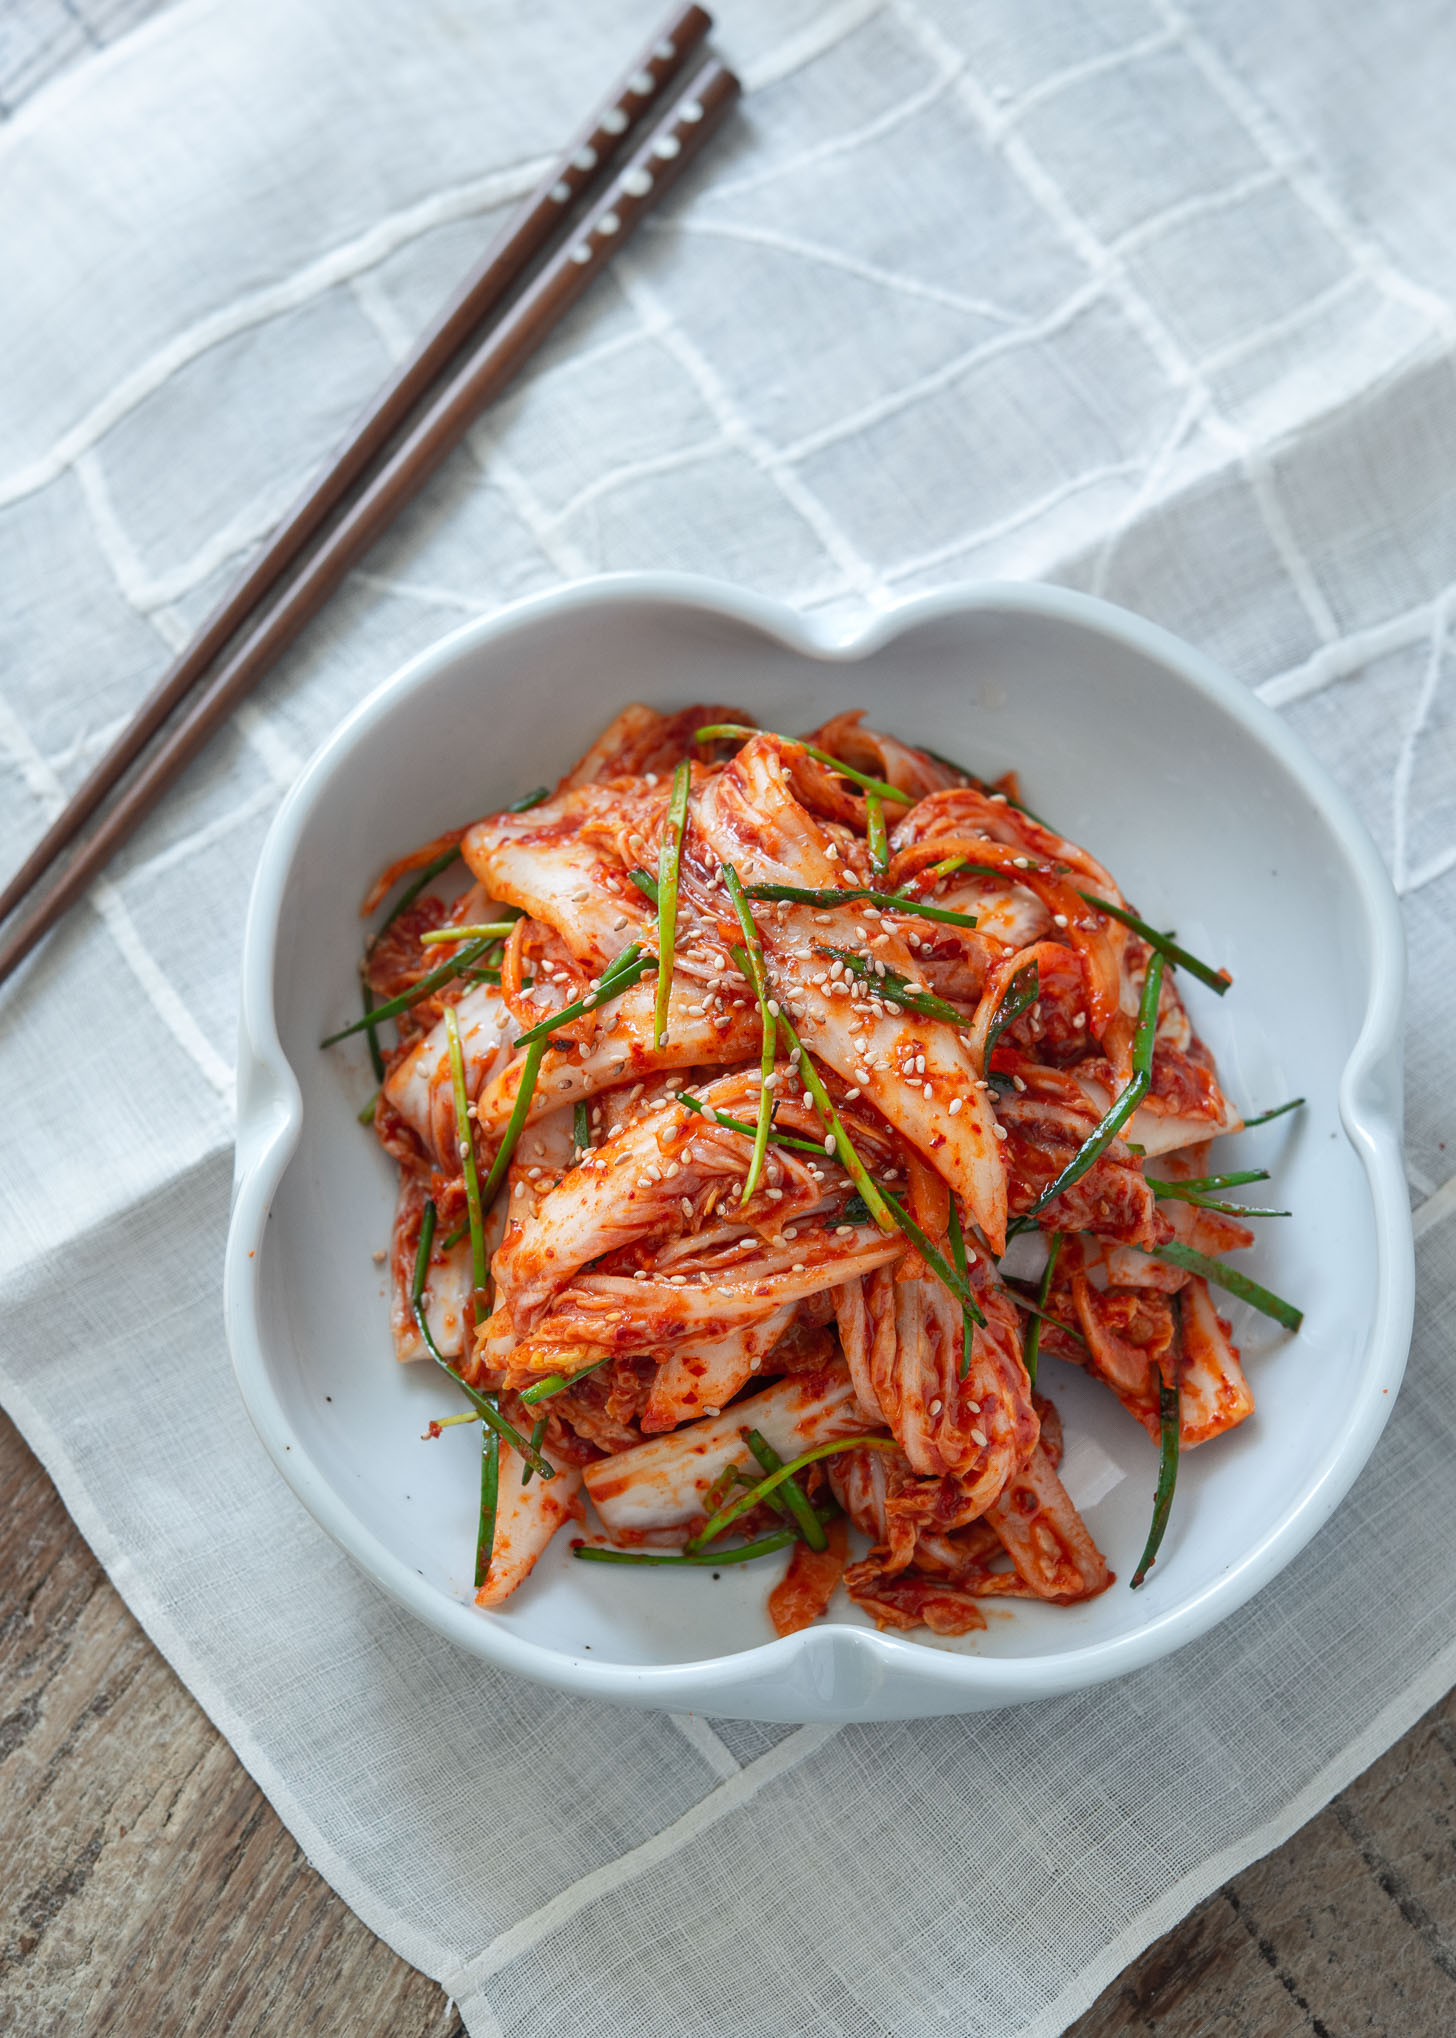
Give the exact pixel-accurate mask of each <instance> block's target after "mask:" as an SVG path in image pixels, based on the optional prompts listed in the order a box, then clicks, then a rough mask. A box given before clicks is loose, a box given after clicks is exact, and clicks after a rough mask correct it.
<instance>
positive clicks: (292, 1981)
mask: <svg viewBox="0 0 1456 2038" xmlns="http://www.w3.org/2000/svg"><path fill="white" fill-rule="evenodd" d="M0 1493H3V1494H4V1496H5V1501H4V1509H3V1516H0V1860H3V1861H4V1863H5V1870H4V1874H3V1876H0V2032H15V2033H23V2034H24V2038H79V2034H86V2038H90V2034H92V2033H95V2034H102V2033H105V2034H115V2038H136V2034H137V2033H141V2032H145V2033H146V2034H147V2038H198V2034H200V2033H213V2032H219V2033H221V2032H226V2033H228V2034H230V2038H231V2034H237V2038H263V2034H265V2033H279V2032H284V2031H288V2032H297V2031H306V2030H310V2029H318V2030H323V2031H335V2030H336V2031H347V2032H348V2033H349V2034H350V2038H450V2034H451V2033H458V2032H459V2030H460V2028H461V2027H460V2024H459V2020H458V2018H457V2017H456V2016H455V2014H454V2012H453V2011H452V2010H451V2009H450V2008H449V2006H448V2005H447V2003H446V1999H445V1996H444V1994H443V1992H442V1991H441V1990H440V1989H439V1988H437V1987H436V1986H435V1984H434V1983H433V1982H430V1981H428V1980H426V1978H425V1977H424V1976H423V1975H421V1974H417V1973H416V1972H415V1970H414V1969H413V1968H411V1967H409V1966H408V1965H406V1963H405V1962H404V1961H402V1960H399V1959H397V1958H396V1957H395V1955H394V1954H392V1953H391V1952H390V1951H389V1950H388V1948H387V1947H385V1946H384V1945H382V1944H381V1943H380V1941H379V1940H377V1939H375V1938H374V1936H373V1934H372V1933H370V1932H369V1931H367V1930H366V1928H365V1927H364V1926H363V1925H361V1924H360V1922H359V1920H358V1919H357V1918H355V1917H354V1916H353V1915H352V1913H351V1912H349V1911H348V1910H347V1909H346V1908H345V1906H344V1905H343V1904H342V1903H341V1902H340V1901H339V1899H338V1898H337V1897H336V1896H335V1895H334V1893H333V1891H332V1890H331V1889H330V1888H329V1887H328V1885H327V1884H326V1883H325V1882H323V1881H322V1879H321V1878H320V1877H319V1876H317V1875H316V1874H315V1873H314V1872H313V1870H312V1869H311V1868H310V1867H309V1866H308V1863H307V1862H306V1861H305V1860H304V1858H303V1855H302V1853H301V1852H300V1851H299V1849H298V1847H297V1846H296V1845H295V1844H294V1842H293V1841H292V1839H291V1838H290V1837H289V1835H288V1834H287V1833H286V1832H285V1831H284V1829H283V1827H282V1826H281V1825H280V1824H279V1822H278V1819H277V1818H276V1817H275V1815H274V1813H273V1812H272V1810H271V1809H270V1807H269V1806H268V1804H267V1802H266V1800H265V1799H264V1798H263V1796H262V1794H261V1793H260V1792H259V1791H258V1789H257V1788H256V1786H255V1785H254V1784H253V1782H252V1781H251V1779H250V1778H249V1777H248V1775H247V1774H246V1772H245V1771H244V1770H243V1769H242V1768H241V1766H240V1765H239V1763H238V1762H237V1760H236V1758H235V1757H234V1755H233V1754H232V1751H231V1750H230V1749H229V1748H228V1746H227V1744H226V1742H225V1741H223V1740H222V1739H221V1738H220V1736H219V1735H218V1734H217V1733H215V1732H214V1730H213V1728H212V1727H211V1725H210V1724H209V1723H208V1721H207V1719H206V1718H205V1717H204V1715H203V1714H202V1712H201V1711H200V1710H199V1708H198V1707H197V1706H196V1705H195V1704H194V1703H193V1701H192V1699H191V1698H190V1697H189V1696H188V1694H187V1692H186V1691H185V1690H184V1689H183V1687H182V1685H181V1684H180V1683H179V1682H178V1680H177V1679H176V1677H175V1676H174V1675H173V1673H172V1671H171V1670H170V1669H169V1668H168V1667H167V1665H166V1664H165V1663H164V1662H163V1660H162V1658H161V1657H160V1656H159V1655H158V1654H157V1652H156V1650H155V1649H153V1648H152V1646H151V1644H150V1643H149V1642H148V1641H147V1639H146V1637H145V1635H143V1633H142V1632H141V1630H140V1629H139V1628H138V1627H137V1625H136V1623H135V1621H133V1619H132V1618H131V1616H130V1614H129V1613H128V1612H127V1610H126V1608H125V1607H124V1606H123V1604H122V1602H121V1600H120V1599H119V1598H118V1597H117V1595H116V1593H115V1592H114V1591H113V1589H112V1587H111V1586H110V1585H109V1584H108V1583H107V1580H106V1578H105V1575H104V1573H103V1572H102V1570H101V1567H100V1566H99V1565H98V1564H97V1562H96V1560H95V1558H94V1557H93V1556H92V1555H91V1552H90V1551H89V1550H88V1549H87V1547H86V1545H85V1543H84V1542H83V1541H82V1539H81V1537H80V1535H79V1534H78V1533H77V1531H76V1529H75V1527H74V1525H73V1524H72V1523H71V1521H70V1519H69V1517H68V1516H67V1514H66V1512H65V1509H64V1508H63V1507H62V1505H61V1502H60V1499H59V1497H58V1496H57V1494H56V1491H55V1488H54V1487H53V1486H52V1485H51V1482H50V1480H49V1479H48V1478H47V1477H46V1475H45V1473H44V1472H43V1471H42V1469H41V1467H40V1466H39V1464H37V1462H36V1460H35V1459H34V1457H32V1455H31V1453H30V1452H29V1451H28V1450H27V1449H26V1447H25V1445H24V1444H23V1443H22V1441H21V1439H20V1438H19V1436H18V1435H17V1434H16V1431H15V1429H14V1428H13V1426H12V1425H11V1424H10V1423H9V1422H7V1421H5V1420H4V1419H3V1418H0Z"/></svg>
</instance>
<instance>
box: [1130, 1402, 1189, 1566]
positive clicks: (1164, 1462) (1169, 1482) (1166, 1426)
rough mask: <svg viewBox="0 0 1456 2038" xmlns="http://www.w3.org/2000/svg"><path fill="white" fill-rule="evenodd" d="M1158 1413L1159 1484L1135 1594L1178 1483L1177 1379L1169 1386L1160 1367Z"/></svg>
mask: <svg viewBox="0 0 1456 2038" xmlns="http://www.w3.org/2000/svg"><path fill="white" fill-rule="evenodd" d="M1158 1413H1159V1415H1160V1417H1161V1419H1162V1443H1161V1446H1160V1448H1159V1452H1158V1484H1157V1487H1156V1489H1155V1491H1154V1493H1153V1520H1152V1526H1151V1527H1150V1528H1149V1530H1148V1540H1147V1542H1146V1544H1145V1545H1144V1546H1143V1553H1142V1555H1141V1557H1139V1559H1138V1567H1137V1569H1136V1571H1134V1572H1133V1574H1132V1585H1131V1590H1132V1591H1134V1592H1136V1591H1137V1589H1138V1587H1139V1586H1140V1585H1141V1584H1142V1582H1143V1580H1144V1578H1146V1577H1147V1575H1148V1573H1149V1571H1151V1570H1152V1568H1153V1564H1154V1562H1155V1561H1156V1559H1157V1555H1158V1550H1159V1548H1160V1546H1161V1544H1162V1541H1163V1531H1164V1530H1165V1529H1166V1528H1167V1526H1168V1515H1169V1512H1170V1510H1171V1508H1172V1506H1173V1488H1174V1487H1175V1486H1176V1485H1177V1483H1178V1447H1179V1444H1180V1442H1181V1441H1182V1429H1183V1415H1182V1410H1181V1409H1180V1407H1179V1400H1178V1382H1177V1378H1176V1376H1175V1378H1174V1381H1173V1384H1172V1386H1171V1387H1170V1386H1169V1384H1168V1380H1167V1376H1166V1374H1165V1373H1164V1372H1163V1370H1162V1368H1161V1367H1159V1369H1158Z"/></svg>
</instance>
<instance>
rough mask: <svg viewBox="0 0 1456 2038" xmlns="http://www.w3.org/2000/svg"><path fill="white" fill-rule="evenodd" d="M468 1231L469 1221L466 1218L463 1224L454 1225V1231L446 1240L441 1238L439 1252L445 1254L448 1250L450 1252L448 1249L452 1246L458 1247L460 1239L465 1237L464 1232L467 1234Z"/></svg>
mask: <svg viewBox="0 0 1456 2038" xmlns="http://www.w3.org/2000/svg"><path fill="white" fill-rule="evenodd" d="M469 1229H470V1219H469V1218H468V1217H467V1218H466V1220H465V1222H464V1223H463V1224H457V1225H456V1227H455V1229H454V1230H453V1231H452V1232H451V1234H450V1236H449V1237H448V1238H442V1239H441V1240H440V1250H441V1252H442V1253H447V1252H449V1250H450V1248H451V1247H452V1246H456V1245H459V1243H460V1241H461V1239H462V1238H464V1236H465V1234H466V1232H467V1231H469Z"/></svg>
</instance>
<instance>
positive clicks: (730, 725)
mask: <svg viewBox="0 0 1456 2038" xmlns="http://www.w3.org/2000/svg"><path fill="white" fill-rule="evenodd" d="M720 736H726V737H728V738H730V739H732V738H739V739H741V740H742V741H743V742H745V743H746V742H747V741H748V740H749V738H750V737H751V736H776V737H777V740H778V741H779V742H780V743H792V744H793V745H794V746H795V748H796V749H799V750H807V751H808V753H809V755H810V756H811V757H817V758H818V760H819V762H820V763H821V764H827V765H828V767H829V769H830V770H831V771H832V772H835V773H837V775H838V776H839V777H840V778H847V779H849V780H851V781H852V783H853V784H855V785H857V786H863V788H864V790H865V791H866V792H867V793H878V794H879V796H880V798H881V799H882V800H891V801H893V802H894V804H895V805H896V806H897V807H913V806H914V804H915V799H916V795H915V794H914V793H902V792H901V790H900V788H899V787H898V786H895V785H891V784H890V783H889V782H888V781H887V780H886V779H883V778H871V777H869V775H868V774H867V773H866V772H863V771H856V770H855V768H854V766H853V765H852V764H846V763H845V762H844V760H843V758H841V757H831V756H830V754H829V752H828V751H827V750H821V749H820V748H819V747H818V745H817V744H815V743H806V742H805V741H804V739H803V737H802V736H778V732H777V731H776V730H773V729H747V728H745V727H744V726H743V724H742V723H741V722H710V723H709V724H708V726H707V727H706V728H703V729H697V730H695V731H694V732H693V741H694V742H695V743H712V742H715V741H716V740H717V739H718V738H719V737H720Z"/></svg>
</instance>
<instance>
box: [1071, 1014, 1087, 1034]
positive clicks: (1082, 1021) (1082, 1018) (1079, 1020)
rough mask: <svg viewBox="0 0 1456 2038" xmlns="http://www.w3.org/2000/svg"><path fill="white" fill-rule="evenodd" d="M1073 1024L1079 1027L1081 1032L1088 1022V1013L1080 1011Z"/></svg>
mask: <svg viewBox="0 0 1456 2038" xmlns="http://www.w3.org/2000/svg"><path fill="white" fill-rule="evenodd" d="M1072 1024H1073V1026H1075V1027H1076V1028H1077V1030H1078V1032H1079V1033H1080V1032H1081V1030H1082V1028H1083V1027H1084V1026H1085V1025H1086V1024H1087V1014H1086V1013H1085V1012H1079V1013H1078V1014H1077V1016H1076V1018H1075V1019H1074V1020H1073V1021H1072Z"/></svg>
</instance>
